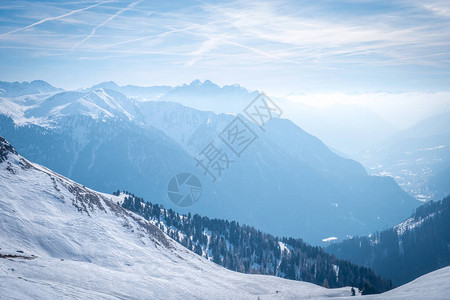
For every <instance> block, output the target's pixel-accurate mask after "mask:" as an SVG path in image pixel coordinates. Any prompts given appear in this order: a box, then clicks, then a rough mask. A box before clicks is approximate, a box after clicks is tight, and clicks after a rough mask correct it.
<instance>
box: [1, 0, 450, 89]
mask: <svg viewBox="0 0 450 300" xmlns="http://www.w3.org/2000/svg"><path fill="white" fill-rule="evenodd" d="M449 28H450V1H445V0H443V1H441V0H427V1H415V0H398V1H392V0H389V1H383V0H381V1H370V0H352V1H350V0H348V1H346V0H341V1H333V0H326V1H320V0H314V1H309V0H308V1H252V0H250V1H230V2H214V1H150V0H138V1H133V0H132V1H114V0H112V1H77V0H69V1H55V0H53V1H20V0H19V1H16V0H14V1H8V0H6V1H5V0H2V1H1V2H0V80H4V81H30V80H34V79H42V80H46V81H48V82H49V83H51V84H52V85H55V86H58V87H63V88H65V89H76V88H81V87H88V86H91V85H93V84H95V83H99V82H102V81H109V80H113V81H115V82H117V83H118V84H120V85H125V84H134V85H142V86H151V85H161V84H165V85H179V84H182V83H189V82H191V81H193V80H194V79H200V80H206V79H209V80H212V81H213V82H216V83H217V84H219V85H225V84H234V83H239V84H240V85H242V86H245V87H247V88H249V89H251V90H264V91H267V92H269V93H273V94H277V95H280V94H286V95H287V94H290V95H302V94H303V93H309V94H311V93H313V94H322V93H344V94H347V95H348V94H350V93H380V92H381V93H384V92H388V93H440V92H449V91H450V84H449V83H450V30H449Z"/></svg>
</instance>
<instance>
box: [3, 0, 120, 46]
mask: <svg viewBox="0 0 450 300" xmlns="http://www.w3.org/2000/svg"><path fill="white" fill-rule="evenodd" d="M109 2H114V1H103V2H99V3H97V4H94V5H91V6H88V7H85V8H80V9H76V10H72V11H71V12H68V13H66V14H63V15H60V16H56V17H50V18H47V19H43V20H40V21H37V22H36V23H33V24H31V25H28V26H25V27H21V28H17V29H14V30H12V31H9V32H6V33H2V34H0V38H2V37H4V36H7V35H10V34H12V33H16V32H19V31H22V30H25V29H28V28H31V27H34V26H36V25H39V24H42V23H45V22H47V21H53V20H58V19H61V18H64V17H67V16H70V15H73V14H76V13H78V12H81V11H84V10H88V9H90V8H93V7H96V6H99V5H102V4H105V3H109Z"/></svg>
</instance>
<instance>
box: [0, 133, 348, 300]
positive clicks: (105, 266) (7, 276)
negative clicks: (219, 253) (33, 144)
mask: <svg viewBox="0 0 450 300" xmlns="http://www.w3.org/2000/svg"><path fill="white" fill-rule="evenodd" d="M0 151H1V153H0V157H1V160H2V162H1V163H0V208H1V209H0V245H1V246H0V248H1V249H0V253H1V255H0V256H5V255H17V256H23V258H10V259H7V258H0V295H2V298H3V297H6V298H9V299H31V298H46V299H49V298H57V297H58V298H60V297H61V296H65V297H69V298H96V299H98V298H104V299H116V298H130V297H131V298H141V299H143V298H146V299H149V298H150V299H180V298H188V299H191V298H194V299H252V298H254V299H256V298H257V296H261V299H264V298H265V297H266V298H267V297H268V298H272V297H273V296H274V295H277V291H279V292H278V295H279V296H280V297H281V298H283V299H298V296H299V295H303V296H305V297H306V298H308V297H313V298H316V297H318V296H324V297H325V296H326V297H329V296H342V295H346V294H348V293H349V288H342V289H336V290H326V289H324V288H321V287H318V286H315V285H313V284H309V283H303V282H296V281H289V280H283V279H280V278H276V277H268V276H258V275H244V274H240V273H235V272H232V271H228V270H226V269H224V268H222V267H219V266H217V265H215V264H213V263H211V262H209V261H207V260H205V259H203V258H201V257H199V256H197V255H196V254H194V253H191V252H189V251H187V250H186V249H184V248H183V247H182V246H180V245H178V244H177V243H176V242H174V241H172V240H171V239H170V238H169V237H168V236H166V235H165V234H163V233H162V231H160V230H159V229H158V228H156V227H155V226H153V225H152V224H150V223H148V222H147V221H145V220H144V219H142V218H141V217H139V216H137V215H135V214H132V213H130V212H128V211H125V210H124V209H122V208H121V207H119V206H117V205H115V204H114V201H115V200H117V199H116V198H115V197H114V196H109V199H108V197H106V196H104V195H103V194H100V193H96V192H94V191H92V190H90V189H87V188H85V187H83V186H81V185H79V184H77V183H75V182H73V181H71V180H69V179H67V178H65V177H63V176H61V175H58V174H56V173H54V172H52V171H50V170H48V169H46V168H44V167H41V166H39V165H35V164H32V163H29V162H28V161H27V160H26V159H24V158H22V157H20V156H19V155H17V154H16V153H15V150H14V149H13V148H12V147H10V145H9V144H8V143H7V142H6V141H5V140H3V139H1V140H0ZM25 258H30V259H25Z"/></svg>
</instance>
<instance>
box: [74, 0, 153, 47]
mask: <svg viewBox="0 0 450 300" xmlns="http://www.w3.org/2000/svg"><path fill="white" fill-rule="evenodd" d="M142 1H144V0H140V1H136V2H133V3H131V4H129V5H128V6H127V7H125V8H123V9H121V10H119V11H118V12H117V13H115V14H114V15H112V16H109V18H107V19H106V20H105V21H103V23H101V24H99V25H98V26H96V27H95V28H93V29H92V31H91V33H90V34H89V35H88V36H86V37H85V38H84V39H82V40H81V41H79V42H77V43H76V44H75V45H73V47H72V49H71V50H74V49H75V48H77V47H78V46H79V45H81V44H82V43H84V42H86V41H87V40H88V39H90V38H91V37H92V36H93V35H94V34H95V33H96V32H97V29H99V28H101V27H103V26H104V25H105V24H106V23H109V22H110V21H112V20H113V19H114V18H115V17H118V16H120V15H121V14H122V13H124V12H125V11H127V10H129V9H130V8H133V7H135V6H136V5H138V4H139V3H141V2H142Z"/></svg>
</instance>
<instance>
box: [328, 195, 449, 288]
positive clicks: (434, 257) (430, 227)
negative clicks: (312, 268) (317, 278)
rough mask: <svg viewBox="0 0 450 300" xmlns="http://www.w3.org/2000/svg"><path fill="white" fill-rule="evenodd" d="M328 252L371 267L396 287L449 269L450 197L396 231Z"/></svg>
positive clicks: (428, 206) (352, 241) (418, 211)
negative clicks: (437, 271)
mask: <svg viewBox="0 0 450 300" xmlns="http://www.w3.org/2000/svg"><path fill="white" fill-rule="evenodd" d="M326 251H327V252H329V253H331V254H335V255H336V256H338V257H340V258H343V259H349V260H350V261H352V262H353V263H356V264H359V265H363V266H367V267H370V268H372V269H373V270H374V271H375V272H377V273H378V274H381V275H382V276H385V277H388V278H391V279H392V280H393V282H394V284H395V285H401V284H404V283H406V282H409V281H411V280H413V279H415V278H417V277H419V276H421V275H424V274H426V273H428V272H431V271H434V270H437V269H439V268H442V267H445V266H448V265H450V196H448V197H446V198H444V199H443V200H441V201H436V202H434V201H430V202H427V203H425V204H424V205H422V206H420V207H419V208H417V209H416V211H415V212H414V213H413V214H412V216H411V217H410V218H409V219H408V220H406V221H405V222H403V223H402V224H399V225H398V226H395V227H394V228H391V229H389V230H384V231H382V232H377V233H375V234H372V235H371V237H355V238H352V239H349V240H345V241H343V242H342V243H335V244H332V245H330V246H329V247H328V248H327V249H326Z"/></svg>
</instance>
